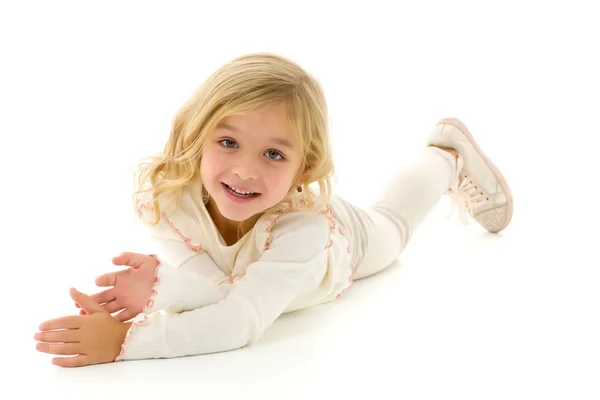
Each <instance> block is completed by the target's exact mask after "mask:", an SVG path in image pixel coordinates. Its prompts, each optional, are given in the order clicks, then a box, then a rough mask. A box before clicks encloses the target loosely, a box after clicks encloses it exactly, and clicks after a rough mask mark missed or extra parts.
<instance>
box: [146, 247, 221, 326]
mask: <svg viewBox="0 0 600 400" xmlns="http://www.w3.org/2000/svg"><path fill="white" fill-rule="evenodd" d="M212 267H214V268H217V269H218V267H216V265H214V261H213V260H212V259H211V258H210V257H209V256H208V254H206V253H202V254H197V255H195V256H193V257H191V258H189V259H188V260H187V261H186V262H185V263H184V264H182V265H181V266H180V267H174V266H172V265H170V264H168V263H167V262H166V261H162V260H161V263H160V265H159V267H158V270H157V276H156V278H157V279H156V284H155V286H154V293H155V294H154V297H153V299H152V301H151V303H150V304H149V305H148V306H147V307H146V309H145V310H144V312H145V313H146V314H151V313H154V312H156V311H161V310H165V311H166V312H169V313H179V312H182V311H188V310H193V309H196V308H199V307H203V306H207V305H210V304H215V303H217V302H218V301H220V300H222V299H223V298H225V296H226V295H227V293H228V292H229V290H231V287H232V285H231V284H230V283H228V282H227V283H218V281H216V280H215V277H221V279H222V278H223V277H225V274H224V273H223V272H221V271H220V270H219V272H221V274H215V273H214V272H212V271H213V268H212ZM211 272H212V273H211ZM221 275H222V276H221Z"/></svg>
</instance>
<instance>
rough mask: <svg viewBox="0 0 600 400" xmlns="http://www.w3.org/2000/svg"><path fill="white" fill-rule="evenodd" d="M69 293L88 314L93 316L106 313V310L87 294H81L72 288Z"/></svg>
mask: <svg viewBox="0 0 600 400" xmlns="http://www.w3.org/2000/svg"><path fill="white" fill-rule="evenodd" d="M69 293H70V294H71V298H72V299H73V300H74V301H76V302H77V303H79V305H81V308H82V309H83V310H84V311H85V312H86V313H88V314H93V313H96V312H105V311H104V308H103V307H102V306H101V305H100V304H98V303H97V302H95V301H94V300H92V299H91V298H90V296H88V295H87V294H85V293H81V292H80V291H78V290H77V289H75V288H71V289H70V290H69Z"/></svg>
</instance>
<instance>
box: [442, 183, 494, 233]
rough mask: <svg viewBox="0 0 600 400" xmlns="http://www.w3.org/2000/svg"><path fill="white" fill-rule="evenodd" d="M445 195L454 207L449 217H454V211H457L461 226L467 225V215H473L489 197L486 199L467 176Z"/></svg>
mask: <svg viewBox="0 0 600 400" xmlns="http://www.w3.org/2000/svg"><path fill="white" fill-rule="evenodd" d="M447 194H448V197H450V199H451V201H452V203H453V204H454V207H452V208H451V214H450V217H452V216H453V215H454V212H455V210H458V214H459V217H460V221H461V222H462V224H463V225H468V224H469V219H468V214H471V215H473V211H474V210H476V209H477V208H479V207H481V206H482V205H483V204H485V203H486V202H487V201H488V200H489V197H486V196H485V195H484V194H483V192H482V191H481V190H479V189H478V188H477V185H475V184H473V181H472V179H471V178H469V177H468V176H464V177H463V178H462V179H461V180H460V182H457V183H456V184H455V185H454V186H453V187H451V188H450V189H449V190H448V192H447Z"/></svg>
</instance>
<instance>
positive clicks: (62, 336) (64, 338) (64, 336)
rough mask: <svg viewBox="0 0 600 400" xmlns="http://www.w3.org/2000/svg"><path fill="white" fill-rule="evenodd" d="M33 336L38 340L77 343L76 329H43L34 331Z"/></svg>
mask: <svg viewBox="0 0 600 400" xmlns="http://www.w3.org/2000/svg"><path fill="white" fill-rule="evenodd" d="M33 338H34V339H35V340H37V341H38V342H46V343H52V342H60V343H79V337H78V330H77V329H65V330H59V331H45V332H38V333H36V334H35V335H34V336H33Z"/></svg>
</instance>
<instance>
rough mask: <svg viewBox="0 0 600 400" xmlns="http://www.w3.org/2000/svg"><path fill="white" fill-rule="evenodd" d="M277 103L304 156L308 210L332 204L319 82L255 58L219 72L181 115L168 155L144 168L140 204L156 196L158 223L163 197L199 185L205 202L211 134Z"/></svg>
mask: <svg viewBox="0 0 600 400" xmlns="http://www.w3.org/2000/svg"><path fill="white" fill-rule="evenodd" d="M273 104H282V105H283V107H284V109H285V111H286V114H287V118H288V121H289V124H290V128H291V130H292V132H293V134H294V135H295V136H296V138H297V140H298V143H299V144H300V147H301V151H302V154H303V156H304V157H303V161H302V164H301V165H300V168H299V170H298V175H297V176H296V179H298V178H301V179H302V181H303V187H304V195H305V198H306V200H307V201H306V205H305V207H306V208H311V207H313V206H314V205H315V204H316V203H321V204H322V203H326V202H327V201H329V199H330V197H331V186H332V185H331V179H332V177H333V174H334V165H333V160H332V156H331V150H330V142H329V127H328V115H327V104H326V102H325V97H324V94H323V90H322V88H321V86H320V84H319V82H318V81H317V80H316V79H315V78H313V77H312V76H311V75H309V74H308V73H307V72H306V71H305V70H304V69H302V68H301V67H300V66H299V65H297V64H296V63H294V62H292V61H290V60H288V59H286V58H284V57H281V56H279V55H276V54H270V53H253V54H247V55H244V56H241V57H238V58H236V59H233V60H232V61H230V62H229V63H227V64H225V65H224V66H222V67H221V68H219V69H218V70H217V71H215V72H214V73H213V74H212V75H211V76H210V77H209V78H208V79H207V80H206V81H205V82H204V83H203V84H202V85H201V86H200V87H199V88H198V89H197V90H196V91H195V92H194V93H193V94H192V96H191V97H190V98H189V99H188V100H187V101H186V102H185V103H184V104H183V106H182V107H181V108H180V109H179V110H178V111H177V113H176V114H175V117H174V119H173V121H172V127H171V132H170V136H169V139H168V141H167V143H166V145H165V147H164V150H163V152H162V153H161V154H160V155H158V156H154V157H150V158H149V160H148V161H146V162H141V163H140V165H139V170H138V178H137V184H138V188H137V190H136V192H135V193H134V201H135V202H136V204H137V201H138V200H139V198H140V197H139V196H141V195H142V194H143V193H146V192H151V193H152V203H153V206H154V212H155V221H154V223H157V222H158V221H159V220H160V213H161V210H160V207H159V202H158V199H159V197H161V196H164V197H165V198H167V197H169V198H172V199H175V200H176V199H177V198H178V197H179V196H180V195H181V194H182V193H183V191H184V190H185V189H186V188H187V189H190V186H191V185H190V184H191V183H194V187H195V188H196V190H199V192H198V193H196V195H198V196H202V197H203V199H204V198H205V197H206V192H205V190H204V189H203V185H202V183H201V182H200V159H201V157H202V149H203V146H204V143H205V141H206V139H207V137H208V135H210V134H211V132H212V131H213V130H214V129H215V127H216V126H217V124H218V123H219V122H220V121H221V120H222V119H224V118H226V117H228V116H231V115H235V114H239V113H245V112H248V111H251V110H254V109H257V108H262V107H264V106H269V105H273ZM313 184H315V185H318V189H319V190H318V193H315V192H313V191H312V190H311V188H310V187H309V185H313ZM295 189H296V186H295V185H292V187H291V188H290V190H289V191H288V194H287V196H286V197H285V198H284V199H283V201H282V202H285V201H287V200H289V199H291V197H292V196H293V194H294V191H295ZM279 204H281V203H279ZM276 207H277V206H275V207H273V208H272V209H271V210H265V211H264V212H269V211H272V210H273V209H275V208H276Z"/></svg>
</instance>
